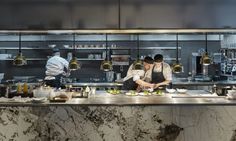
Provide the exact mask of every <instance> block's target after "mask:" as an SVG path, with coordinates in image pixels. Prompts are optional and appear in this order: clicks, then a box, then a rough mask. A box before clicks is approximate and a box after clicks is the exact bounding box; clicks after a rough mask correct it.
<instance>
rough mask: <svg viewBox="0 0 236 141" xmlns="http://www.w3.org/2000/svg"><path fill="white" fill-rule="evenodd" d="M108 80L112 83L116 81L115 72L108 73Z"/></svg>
mask: <svg viewBox="0 0 236 141" xmlns="http://www.w3.org/2000/svg"><path fill="white" fill-rule="evenodd" d="M106 80H107V81H108V82H112V81H113V80H114V71H108V72H106Z"/></svg>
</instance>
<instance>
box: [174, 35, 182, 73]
mask: <svg viewBox="0 0 236 141" xmlns="http://www.w3.org/2000/svg"><path fill="white" fill-rule="evenodd" d="M172 70H173V72H174V73H181V72H183V65H182V64H181V63H179V35H178V33H177V34H176V63H174V65H173V68H172Z"/></svg>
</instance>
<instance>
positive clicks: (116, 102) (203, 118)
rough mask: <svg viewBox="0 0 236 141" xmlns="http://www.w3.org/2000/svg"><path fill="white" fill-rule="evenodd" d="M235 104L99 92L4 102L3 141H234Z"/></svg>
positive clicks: (203, 96) (205, 97)
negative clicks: (58, 99) (52, 100)
mask: <svg viewBox="0 0 236 141" xmlns="http://www.w3.org/2000/svg"><path fill="white" fill-rule="evenodd" d="M188 94H190V95H188ZM191 96H193V97H192V98H191ZM197 96H199V97H197ZM210 96H212V98H210ZM28 100H29V99H28ZM235 104H236V101H234V100H227V99H226V98H225V97H217V98H215V96H214V95H211V94H209V93H207V92H205V91H201V90H199V91H190V90H189V91H187V94H163V95H161V96H159V95H147V96H143V94H141V95H137V96H135V95H124V94H118V95H112V94H108V93H106V92H105V91H97V93H96V95H95V96H91V97H90V98H76V99H72V100H69V101H67V102H65V103H60V102H58V103H50V102H48V101H46V102H44V103H32V102H30V101H28V102H17V101H16V102H1V103H0V105H1V106H0V120H1V122H0V126H1V127H3V128H1V129H0V133H1V134H0V140H42V141H45V140H73V141H75V140H81V141H84V140H88V141H89V140H90V141H95V140H96V141H110V140H113V141H133V140H138V141H143V140H148V141H162V140H168V141H190V140H191V141H200V140H201V141H205V140H207V141H217V140H225V141H229V140H231V139H232V138H234V137H235V129H236V123H235V116H234V115H235V112H236V108H235ZM222 123H227V124H222ZM209 129H211V130H209ZM196 131H201V132H196ZM203 133H208V134H203ZM209 135H210V136H209Z"/></svg>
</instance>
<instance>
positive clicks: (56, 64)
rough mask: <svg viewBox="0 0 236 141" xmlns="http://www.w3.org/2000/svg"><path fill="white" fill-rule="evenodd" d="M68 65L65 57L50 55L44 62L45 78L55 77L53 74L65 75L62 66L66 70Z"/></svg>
mask: <svg viewBox="0 0 236 141" xmlns="http://www.w3.org/2000/svg"><path fill="white" fill-rule="evenodd" d="M68 67H69V62H68V61H67V60H66V59H64V58H62V57H60V56H58V55H55V56H53V57H51V58H50V59H49V60H48V61H47V64H46V72H45V73H46V77H45V80H52V79H55V76H56V75H59V74H62V75H66V72H65V71H64V68H66V69H67V70H68Z"/></svg>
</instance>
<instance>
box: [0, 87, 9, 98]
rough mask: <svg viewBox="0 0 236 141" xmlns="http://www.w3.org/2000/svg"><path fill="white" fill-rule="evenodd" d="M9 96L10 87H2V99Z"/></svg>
mask: <svg viewBox="0 0 236 141" xmlns="http://www.w3.org/2000/svg"><path fill="white" fill-rule="evenodd" d="M8 94H9V87H8V86H6V85H0V97H7V98H8Z"/></svg>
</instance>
